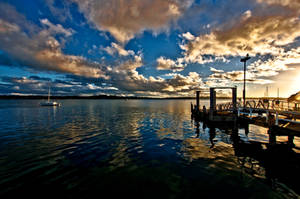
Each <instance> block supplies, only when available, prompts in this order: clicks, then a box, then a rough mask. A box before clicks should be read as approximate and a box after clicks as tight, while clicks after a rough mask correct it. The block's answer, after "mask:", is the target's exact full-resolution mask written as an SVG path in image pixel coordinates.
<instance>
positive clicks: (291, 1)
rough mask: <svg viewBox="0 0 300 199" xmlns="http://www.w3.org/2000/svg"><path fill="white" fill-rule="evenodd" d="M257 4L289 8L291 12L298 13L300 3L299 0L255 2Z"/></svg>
mask: <svg viewBox="0 0 300 199" xmlns="http://www.w3.org/2000/svg"><path fill="white" fill-rule="evenodd" d="M256 1H257V2H258V3H261V4H267V5H274V6H282V7H286V8H289V9H290V10H292V11H295V12H298V13H299V12H300V11H299V8H300V1H299V0H256Z"/></svg>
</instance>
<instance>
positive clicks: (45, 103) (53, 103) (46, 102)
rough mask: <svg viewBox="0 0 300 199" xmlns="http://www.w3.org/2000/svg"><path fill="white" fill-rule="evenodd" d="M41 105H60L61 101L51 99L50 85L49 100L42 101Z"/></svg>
mask: <svg viewBox="0 0 300 199" xmlns="http://www.w3.org/2000/svg"><path fill="white" fill-rule="evenodd" d="M40 105H41V106H60V103H58V102H55V101H50V87H49V92H48V101H45V102H41V103H40Z"/></svg>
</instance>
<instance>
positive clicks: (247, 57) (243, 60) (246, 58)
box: [241, 54, 250, 108]
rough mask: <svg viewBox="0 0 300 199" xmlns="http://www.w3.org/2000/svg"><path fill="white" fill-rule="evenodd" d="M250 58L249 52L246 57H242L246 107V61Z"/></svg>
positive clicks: (244, 103)
mask: <svg viewBox="0 0 300 199" xmlns="http://www.w3.org/2000/svg"><path fill="white" fill-rule="evenodd" d="M249 59H250V57H249V54H247V55H246V57H244V58H242V59H241V62H244V89H243V101H244V102H243V105H244V108H245V105H246V62H247V60H249Z"/></svg>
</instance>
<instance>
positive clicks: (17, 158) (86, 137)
mask: <svg viewBox="0 0 300 199" xmlns="http://www.w3.org/2000/svg"><path fill="white" fill-rule="evenodd" d="M5 103H7V106H1V107H0V115H5V116H6V117H2V118H1V123H0V128H1V129H2V131H1V133H0V165H1V167H0V195H1V194H8V195H9V196H10V194H12V193H14V192H20V193H23V192H26V193H30V192H32V191H35V190H38V189H41V190H42V191H45V192H46V193H51V192H52V191H51V190H52V189H54V190H61V191H62V192H63V193H64V196H68V197H72V196H74V197H76V196H82V198H84V196H86V195H90V196H92V195H93V194H95V193H97V194H100V195H102V194H103V193H108V194H111V195H114V193H115V189H116V187H117V188H118V190H120V189H121V190H122V191H124V193H127V194H125V195H127V196H128V195H129V196H132V193H134V194H136V193H137V192H138V193H139V194H140V195H137V196H139V197H141V196H145V195H146V196H153V197H155V198H157V197H159V196H164V197H166V198H168V197H174V198H185V197H186V195H185V194H188V197H186V198H189V197H190V198H194V197H195V196H200V195H201V196H203V197H206V196H210V194H211V191H215V190H225V192H226V191H227V190H231V191H228V192H226V193H227V195H226V196H237V197H238V196H239V197H243V196H244V194H246V193H247V194H246V195H248V196H249V197H251V196H254V195H253V194H254V193H249V191H247V189H248V188H249V187H250V189H251V190H258V189H260V191H261V192H263V193H264V196H265V197H264V198H268V197H269V198H272V197H270V196H274V194H275V195H276V193H273V191H272V190H271V188H270V187H269V186H267V185H266V183H264V182H261V181H257V179H264V180H269V181H271V182H272V183H273V184H276V183H274V182H277V181H278V182H280V183H284V184H287V185H288V186H289V187H291V188H295V189H296V187H294V185H295V186H296V184H295V183H294V184H293V183H291V180H295V179H296V178H297V177H299V176H298V175H299V174H294V176H292V174H293V173H294V172H296V167H295V165H300V164H298V163H299V162H297V161H298V160H299V157H298V154H297V153H296V152H295V151H294V148H292V150H291V149H290V148H289V147H287V145H278V144H275V146H274V145H272V146H271V145H270V144H269V143H268V142H269V137H268V134H266V132H263V131H264V130H263V129H257V128H256V127H255V126H249V128H245V127H243V128H235V129H232V128H231V129H230V128H217V127H215V128H214V127H211V126H210V127H208V126H207V124H206V123H202V122H195V123H194V122H191V120H190V109H189V106H190V101H184V100H128V101H121V100H65V101H64V102H63V106H61V107H55V108H53V107H51V108H45V107H43V108H41V107H39V106H37V105H36V104H37V102H36V101H34V100H32V101H27V102H26V103H16V104H10V102H4V104H5ZM25 104H26V106H25ZM295 140H296V138H295ZM277 141H278V140H277ZM282 147H283V148H284V147H286V148H285V149H284V150H281V149H280V150H279V148H282ZM277 148H278V149H277ZM278 161H279V163H278ZM281 161H285V163H286V164H283V163H280V162H281ZM274 165H278V167H277V166H274ZM279 167H280V168H283V169H280V168H279ZM241 174H242V176H243V178H241ZM250 181H251V183H250V184H249V182H250ZM272 183H270V184H271V185H272ZM258 184H259V186H258ZM277 184H278V183H277ZM236 187H238V189H237V188H236ZM258 187H259V188H258ZM199 189H201V190H202V191H201V193H200V194H199V193H198V192H197V190H199ZM137 190H138V191H137ZM157 190H159V192H160V193H159V194H158V195H156V194H155V193H156V191H157ZM216 194H217V195H218V193H216ZM268 194H271V195H268ZM220 197H223V196H221V195H220Z"/></svg>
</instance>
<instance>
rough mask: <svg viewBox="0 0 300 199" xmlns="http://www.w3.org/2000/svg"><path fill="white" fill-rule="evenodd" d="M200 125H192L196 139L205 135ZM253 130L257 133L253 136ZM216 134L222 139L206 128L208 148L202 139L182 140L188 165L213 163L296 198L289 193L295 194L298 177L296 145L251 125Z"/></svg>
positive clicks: (211, 129)
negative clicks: (203, 162) (200, 160)
mask: <svg viewBox="0 0 300 199" xmlns="http://www.w3.org/2000/svg"><path fill="white" fill-rule="evenodd" d="M200 123H202V122H199V121H195V127H196V130H195V134H196V138H199V137H201V136H200V135H201V134H205V133H206V132H205V129H206V124H205V123H202V126H203V129H200V126H201V125H200ZM249 129H250V130H249ZM255 129H259V131H255V132H253V130H255ZM201 130H202V132H201ZM218 130H219V134H223V138H225V139H222V141H221V139H216V136H217V134H218V133H216V128H215V127H210V129H209V131H208V132H209V138H208V139H209V142H210V144H211V145H210V147H209V148H208V147H207V143H205V142H204V141H203V137H202V140H200V139H187V140H185V145H186V148H185V149H184V151H185V153H186V154H185V156H186V157H187V158H188V159H189V161H193V160H198V159H213V160H214V164H218V163H222V165H223V167H226V169H228V170H238V169H241V172H242V174H243V175H247V176H249V175H250V176H253V177H255V178H258V179H265V180H266V182H267V183H268V184H269V185H270V186H271V187H272V188H273V189H275V190H277V191H280V192H281V193H283V192H284V193H288V194H287V195H289V197H295V198H297V197H298V195H297V194H296V193H295V192H294V191H293V190H298V183H297V180H298V179H299V177H300V175H299V172H298V170H299V165H300V153H297V152H296V151H295V150H294V148H295V147H296V145H294V144H291V141H289V142H286V141H285V142H282V139H280V140H279V139H277V140H276V135H275V134H272V133H270V132H268V129H266V128H259V127H257V126H253V125H251V126H250V128H249V127H245V126H243V128H242V129H238V128H235V127H234V128H224V127H221V128H219V129H218ZM268 133H269V134H268ZM224 135H225V136H224ZM231 145H232V147H231ZM296 148H297V147H296ZM214 152H217V154H215V153H214ZM220 160H221V161H220ZM298 191H299V190H298Z"/></svg>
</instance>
